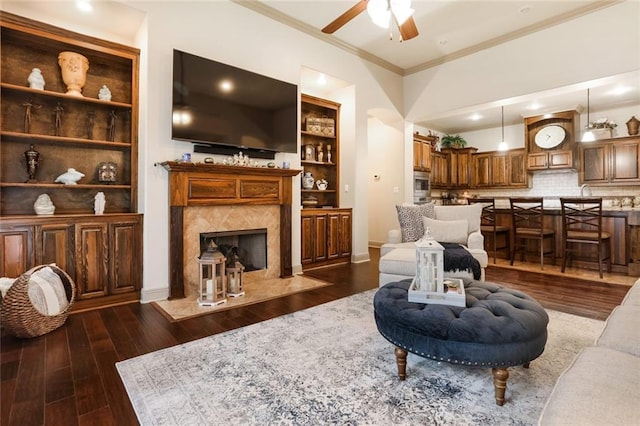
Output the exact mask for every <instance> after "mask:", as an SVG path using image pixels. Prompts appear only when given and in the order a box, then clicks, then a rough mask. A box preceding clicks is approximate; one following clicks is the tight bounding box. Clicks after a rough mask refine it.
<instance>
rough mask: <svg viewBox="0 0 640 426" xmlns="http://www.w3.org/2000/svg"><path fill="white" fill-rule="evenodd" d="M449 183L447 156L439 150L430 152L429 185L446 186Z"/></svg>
mask: <svg viewBox="0 0 640 426" xmlns="http://www.w3.org/2000/svg"><path fill="white" fill-rule="evenodd" d="M448 184H449V156H448V155H447V154H443V153H441V152H433V153H432V154H431V185H432V186H436V187H446V186H447V185H448Z"/></svg>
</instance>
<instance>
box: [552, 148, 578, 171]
mask: <svg viewBox="0 0 640 426" xmlns="http://www.w3.org/2000/svg"><path fill="white" fill-rule="evenodd" d="M571 167H573V153H572V152H571V151H567V150H562V151H551V152H549V168H550V169H567V168H571Z"/></svg>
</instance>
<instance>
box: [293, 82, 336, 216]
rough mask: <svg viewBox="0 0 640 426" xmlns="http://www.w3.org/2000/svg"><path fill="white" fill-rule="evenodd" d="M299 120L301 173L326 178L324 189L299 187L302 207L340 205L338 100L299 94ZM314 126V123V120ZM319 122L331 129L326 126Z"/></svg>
mask: <svg viewBox="0 0 640 426" xmlns="http://www.w3.org/2000/svg"><path fill="white" fill-rule="evenodd" d="M300 110H301V114H302V117H301V119H300V123H301V125H302V129H301V131H300V144H301V147H300V152H301V153H302V161H301V163H302V167H303V168H304V173H311V174H312V176H313V179H314V180H315V181H318V180H321V179H324V180H326V181H327V189H325V190H320V189H318V187H317V186H316V185H314V186H313V188H304V187H303V188H302V189H301V190H302V197H301V198H302V205H303V206H304V207H322V206H330V207H338V206H339V205H340V191H339V188H340V174H339V170H340V104H339V103H337V102H333V101H329V100H326V99H320V98H316V97H313V96H309V95H305V94H302V96H301V108H300ZM318 120H320V121H319V122H320V123H321V124H320V125H318V126H316V125H315V124H314V123H316V122H318ZM322 123H328V126H331V125H332V127H333V129H332V130H331V129H329V130H327V127H323V126H325V125H324V124H322Z"/></svg>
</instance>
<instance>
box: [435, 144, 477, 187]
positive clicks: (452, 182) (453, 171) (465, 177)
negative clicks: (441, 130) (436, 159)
mask: <svg viewBox="0 0 640 426" xmlns="http://www.w3.org/2000/svg"><path fill="white" fill-rule="evenodd" d="M443 151H445V152H447V153H448V154H449V187H450V188H452V189H466V188H471V177H472V172H471V163H472V155H473V153H475V152H476V151H477V148H453V149H449V148H448V149H443Z"/></svg>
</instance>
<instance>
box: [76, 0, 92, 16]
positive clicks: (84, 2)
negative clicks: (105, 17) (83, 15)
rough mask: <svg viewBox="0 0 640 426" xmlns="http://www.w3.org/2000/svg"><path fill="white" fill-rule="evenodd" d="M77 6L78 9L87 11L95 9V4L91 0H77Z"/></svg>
mask: <svg viewBox="0 0 640 426" xmlns="http://www.w3.org/2000/svg"><path fill="white" fill-rule="evenodd" d="M76 7H77V8H78V10H81V11H82V12H87V13H88V12H91V11H92V10H93V5H92V4H91V2H90V1H89V0H76Z"/></svg>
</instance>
